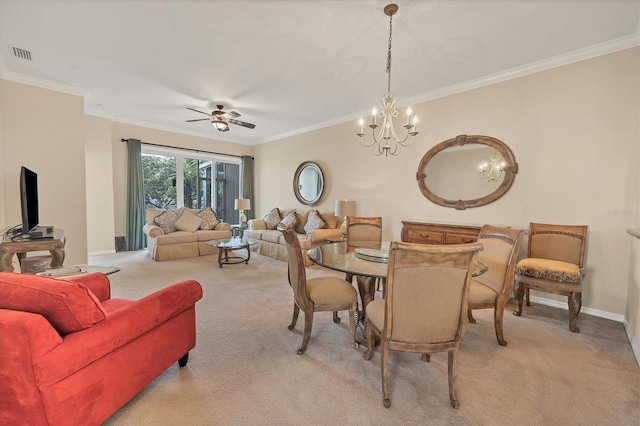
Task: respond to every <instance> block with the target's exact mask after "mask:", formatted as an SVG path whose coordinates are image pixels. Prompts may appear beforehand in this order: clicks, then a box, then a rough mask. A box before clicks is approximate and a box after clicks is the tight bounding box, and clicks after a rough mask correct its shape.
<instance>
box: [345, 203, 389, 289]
mask: <svg viewBox="0 0 640 426" xmlns="http://www.w3.org/2000/svg"><path fill="white" fill-rule="evenodd" d="M346 224H347V225H346V227H347V233H346V237H347V243H349V244H350V245H356V246H357V245H358V244H360V243H377V244H382V217H380V216H375V217H361V216H347V218H346ZM345 280H347V281H349V282H353V276H352V275H349V274H347V275H346V277H345ZM382 284H383V282H382V280H380V279H376V280H375V286H376V289H377V290H380V286H381V285H382ZM382 289H383V297H384V285H382Z"/></svg>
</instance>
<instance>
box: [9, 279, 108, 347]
mask: <svg viewBox="0 0 640 426" xmlns="http://www.w3.org/2000/svg"><path fill="white" fill-rule="evenodd" d="M0 308H2V309H12V310H14V311H23V312H31V313H34V314H40V315H42V316H43V317H45V318H46V319H47V321H49V323H51V325H52V326H53V328H54V329H55V330H56V331H57V332H58V333H60V334H61V335H64V334H68V333H73V332H74V331H80V330H84V329H85V328H89V327H92V326H93V325H95V324H97V323H99V322H100V321H103V320H104V319H105V318H106V317H107V314H106V312H105V310H104V308H103V307H102V305H101V304H100V301H98V298H97V297H96V296H95V295H94V294H93V293H91V291H90V290H89V289H88V288H87V287H86V286H85V285H84V284H82V283H81V282H78V281H77V278H76V282H69V281H64V280H58V279H55V278H47V277H38V276H35V275H26V274H14V273H0Z"/></svg>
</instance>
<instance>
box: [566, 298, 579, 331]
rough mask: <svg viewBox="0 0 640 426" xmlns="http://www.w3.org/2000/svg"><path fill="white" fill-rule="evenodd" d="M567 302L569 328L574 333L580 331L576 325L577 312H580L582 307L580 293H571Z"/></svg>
mask: <svg viewBox="0 0 640 426" xmlns="http://www.w3.org/2000/svg"><path fill="white" fill-rule="evenodd" d="M568 304H569V330H571V331H572V332H574V333H580V328H579V327H578V314H579V313H580V308H582V293H572V294H571V296H569V300H568Z"/></svg>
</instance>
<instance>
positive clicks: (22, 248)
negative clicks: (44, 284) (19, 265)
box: [0, 229, 65, 272]
mask: <svg viewBox="0 0 640 426" xmlns="http://www.w3.org/2000/svg"><path fill="white" fill-rule="evenodd" d="M64 243H65V240H64V232H63V231H62V229H55V230H54V231H53V238H39V239H33V240H26V239H25V240H16V241H12V240H8V241H2V242H1V243H0V272H13V264H12V263H11V261H12V260H13V255H14V254H15V255H17V256H18V261H21V260H22V259H23V258H24V257H25V256H26V254H27V252H30V251H47V250H48V251H49V253H51V267H52V268H59V267H60V266H62V264H63V262H64Z"/></svg>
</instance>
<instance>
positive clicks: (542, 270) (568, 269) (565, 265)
mask: <svg viewBox="0 0 640 426" xmlns="http://www.w3.org/2000/svg"><path fill="white" fill-rule="evenodd" d="M516 274H520V275H527V276H530V277H534V278H542V279H545V280H550V281H557V282H560V283H579V282H580V281H582V273H581V271H580V267H579V266H578V265H576V264H574V263H569V262H562V261H560V260H551V259H539V258H535V257H528V258H525V259H522V260H521V261H520V262H518V264H517V265H516Z"/></svg>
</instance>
